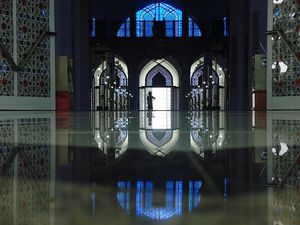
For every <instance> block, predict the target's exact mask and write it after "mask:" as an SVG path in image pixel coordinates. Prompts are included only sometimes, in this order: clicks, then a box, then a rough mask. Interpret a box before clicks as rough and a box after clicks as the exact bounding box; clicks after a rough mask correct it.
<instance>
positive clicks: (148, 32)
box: [136, 1, 182, 37]
mask: <svg viewBox="0 0 300 225" xmlns="http://www.w3.org/2000/svg"><path fill="white" fill-rule="evenodd" d="M136 18H137V23H136V30H137V37H143V36H144V30H145V36H146V37H151V36H153V30H152V26H153V21H154V20H156V21H166V36H167V37H181V36H182V11H181V10H179V9H176V8H174V7H173V6H171V5H168V4H166V3H161V2H159V1H158V2H157V3H155V4H151V5H148V6H146V7H145V8H143V9H142V10H140V11H138V12H137V13H136ZM144 21H147V22H150V23H148V24H146V25H145V27H144ZM174 21H175V24H174ZM147 25H148V26H147ZM174 25H175V27H174ZM174 28H175V34H174V33H173V30H174Z"/></svg>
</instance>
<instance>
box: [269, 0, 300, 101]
mask: <svg viewBox="0 0 300 225" xmlns="http://www.w3.org/2000/svg"><path fill="white" fill-rule="evenodd" d="M276 2H280V1H276ZM273 6H274V7H273V8H274V13H273V22H274V28H273V29H274V30H278V31H282V32H283V33H284V35H285V37H286V40H287V42H288V43H289V44H290V45H291V48H292V49H293V51H294V52H295V53H296V54H297V55H298V58H299V59H300V35H299V32H300V30H299V29H300V4H299V1H297V0H285V1H283V2H282V3H281V4H279V3H278V4H274V5H273ZM272 69H273V85H272V86H273V96H274V97H280V96H300V65H299V63H298V62H297V60H296V58H295V57H294V56H293V54H291V52H290V51H289V50H288V48H287V47H286V45H285V44H284V42H283V40H282V38H279V35H277V34H276V35H273V66H272Z"/></svg>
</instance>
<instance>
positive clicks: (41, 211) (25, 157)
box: [17, 118, 51, 224]
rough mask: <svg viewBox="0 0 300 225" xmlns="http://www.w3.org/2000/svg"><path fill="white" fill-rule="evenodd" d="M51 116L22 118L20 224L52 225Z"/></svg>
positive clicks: (18, 189) (19, 188)
mask: <svg viewBox="0 0 300 225" xmlns="http://www.w3.org/2000/svg"><path fill="white" fill-rule="evenodd" d="M50 126H51V125H50V119H47V118H45V119H44V118H34V119H19V120H18V142H19V146H20V147H21V148H22V149H23V150H22V152H20V153H19V158H18V184H17V209H18V224H49V221H50V219H49V202H50V197H48V198H47V196H50V185H49V180H50V176H51V174H50V172H51V170H50V152H51V145H50V144H51V132H50V130H51V127H50Z"/></svg>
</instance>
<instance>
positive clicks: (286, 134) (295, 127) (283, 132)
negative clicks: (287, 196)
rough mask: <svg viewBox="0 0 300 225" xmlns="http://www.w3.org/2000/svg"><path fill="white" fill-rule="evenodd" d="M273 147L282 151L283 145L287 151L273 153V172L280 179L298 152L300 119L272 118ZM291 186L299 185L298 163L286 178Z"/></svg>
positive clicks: (299, 167)
mask: <svg viewBox="0 0 300 225" xmlns="http://www.w3.org/2000/svg"><path fill="white" fill-rule="evenodd" d="M272 133H273V148H275V149H276V150H277V151H278V152H279V151H284V145H282V144H280V143H284V144H286V146H287V147H288V151H287V152H286V153H285V154H284V155H278V154H275V153H274V156H273V162H274V163H273V173H274V176H276V177H278V178H279V179H282V178H283V176H284V174H285V173H286V172H287V170H288V168H289V167H290V166H291V165H292V163H293V162H294V161H295V159H296V157H297V155H298V154H299V153H300V121H297V120H273V132H272ZM287 184H288V185H291V186H299V185H300V165H299V164H298V165H297V166H296V168H295V169H294V170H293V172H292V174H291V175H290V176H289V177H288V179H287Z"/></svg>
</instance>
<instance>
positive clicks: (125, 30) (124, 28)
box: [117, 18, 130, 37]
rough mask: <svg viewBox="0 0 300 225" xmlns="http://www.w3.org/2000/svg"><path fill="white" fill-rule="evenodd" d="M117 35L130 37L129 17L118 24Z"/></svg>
mask: <svg viewBox="0 0 300 225" xmlns="http://www.w3.org/2000/svg"><path fill="white" fill-rule="evenodd" d="M117 37H130V18H128V19H127V20H126V22H125V23H123V24H122V25H121V26H120V28H119V30H118V33H117Z"/></svg>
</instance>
